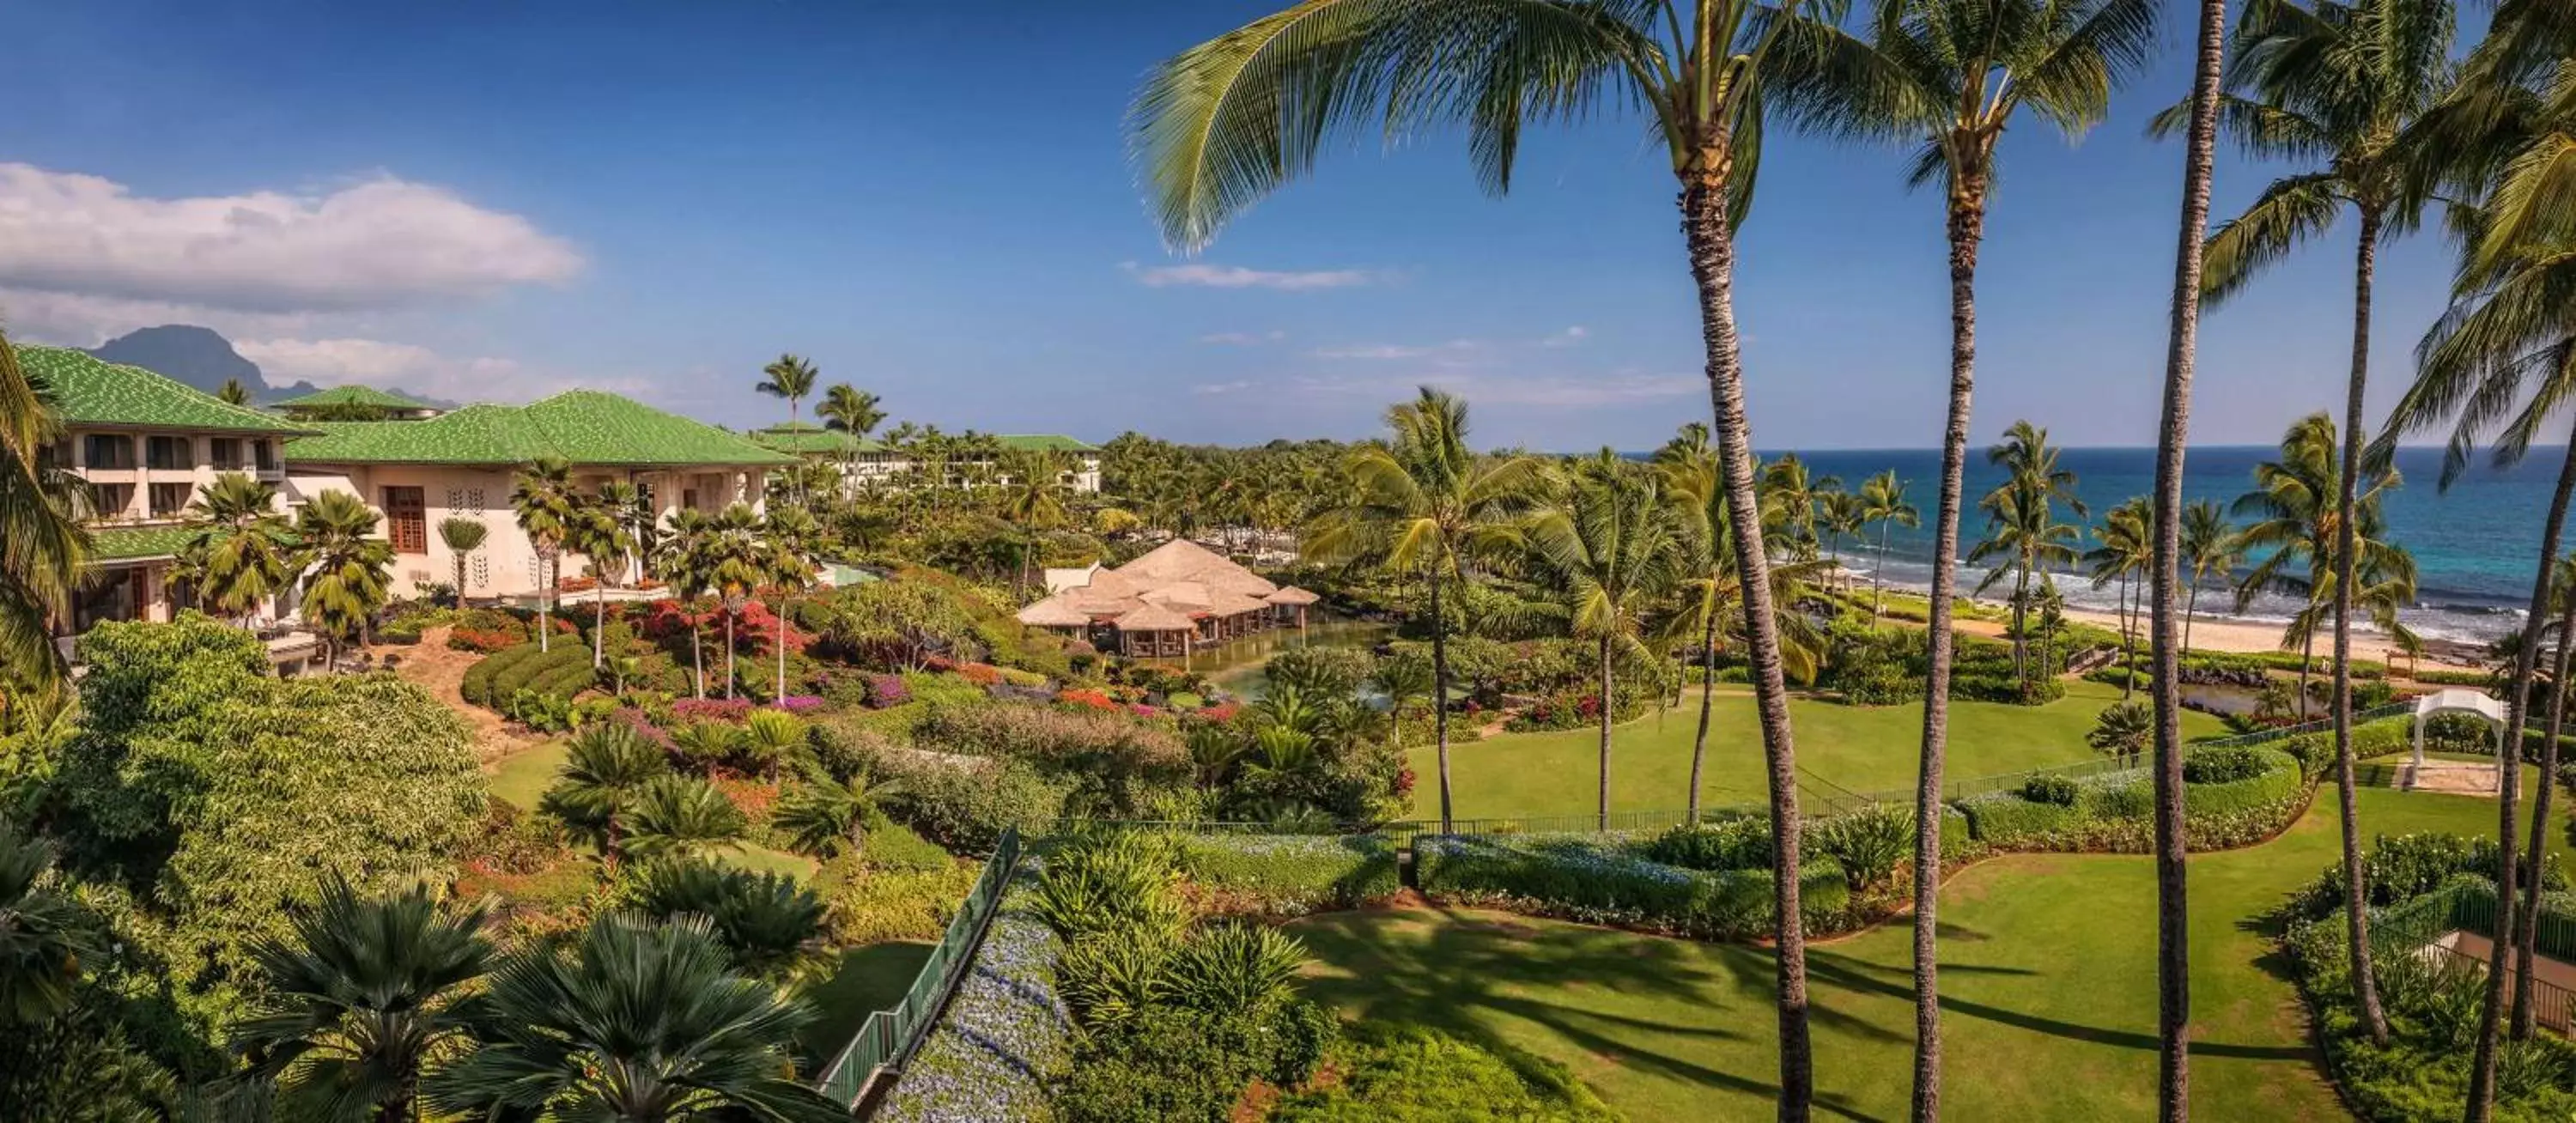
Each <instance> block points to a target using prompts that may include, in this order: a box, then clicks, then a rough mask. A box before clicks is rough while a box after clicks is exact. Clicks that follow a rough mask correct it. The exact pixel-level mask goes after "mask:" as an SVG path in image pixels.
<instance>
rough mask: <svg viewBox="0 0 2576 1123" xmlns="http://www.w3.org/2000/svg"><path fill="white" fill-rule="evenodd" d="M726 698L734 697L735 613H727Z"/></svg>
mask: <svg viewBox="0 0 2576 1123" xmlns="http://www.w3.org/2000/svg"><path fill="white" fill-rule="evenodd" d="M725 697H726V698H728V699H730V698H732V697H733V612H732V611H731V610H727V611H726V612H725Z"/></svg>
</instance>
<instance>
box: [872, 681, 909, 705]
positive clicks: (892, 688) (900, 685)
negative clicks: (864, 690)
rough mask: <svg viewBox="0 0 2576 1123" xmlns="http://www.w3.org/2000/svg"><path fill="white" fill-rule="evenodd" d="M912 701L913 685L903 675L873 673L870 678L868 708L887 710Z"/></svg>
mask: <svg viewBox="0 0 2576 1123" xmlns="http://www.w3.org/2000/svg"><path fill="white" fill-rule="evenodd" d="M909 701H912V687H911V686H910V685H909V684H907V683H905V682H904V681H903V676H902V675H873V676H870V677H869V679H868V708H869V709H872V710H887V709H892V708H894V707H896V706H900V705H902V704H904V703H906V702H909Z"/></svg>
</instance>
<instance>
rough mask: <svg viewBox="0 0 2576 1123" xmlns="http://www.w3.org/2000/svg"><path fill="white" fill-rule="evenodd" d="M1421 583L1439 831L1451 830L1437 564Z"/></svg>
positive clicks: (1444, 646) (1445, 656)
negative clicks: (1426, 607) (1427, 597)
mask: <svg viewBox="0 0 2576 1123" xmlns="http://www.w3.org/2000/svg"><path fill="white" fill-rule="evenodd" d="M1423 584H1425V585H1428V586H1430V589H1431V730H1432V736H1433V739H1435V740H1436V741H1438V742H1439V745H1440V833H1442V834H1449V833H1451V826H1452V823H1451V820H1450V814H1451V812H1450V807H1449V634H1448V633H1449V630H1448V628H1446V627H1445V626H1444V622H1443V621H1442V620H1441V619H1440V567H1439V565H1438V564H1437V563H1435V564H1433V565H1432V566H1431V568H1430V572H1429V573H1427V574H1426V575H1425V576H1424V579H1423Z"/></svg>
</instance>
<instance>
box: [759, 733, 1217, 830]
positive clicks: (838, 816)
mask: <svg viewBox="0 0 2576 1123" xmlns="http://www.w3.org/2000/svg"><path fill="white" fill-rule="evenodd" d="M1205 731H1206V732H1214V730H1213V728H1211V729H1209V730H1205ZM1192 732H1193V734H1196V733H1198V732H1202V730H1193V731H1192ZM1195 744H1196V743H1195V742H1193V748H1192V752H1193V755H1195V753H1196V747H1195ZM902 790H903V786H902V785H901V784H900V783H898V782H896V781H892V780H879V779H877V778H875V777H874V776H872V775H870V774H869V773H868V772H867V770H865V769H861V770H859V771H858V772H855V773H852V774H851V776H850V778H849V779H847V780H836V779H833V778H832V777H831V776H829V775H825V774H820V773H809V774H808V775H807V776H806V777H805V781H804V782H803V783H801V784H798V785H796V786H795V787H794V788H791V789H789V790H788V792H787V794H786V796H784V797H783V798H781V799H780V800H779V801H778V810H777V811H776V812H775V813H773V814H771V815H770V817H769V822H770V825H771V826H774V827H777V828H778V829H779V830H781V831H784V832H786V834H787V837H788V840H789V841H788V845H789V846H791V847H793V848H794V849H795V851H796V852H797V853H799V854H808V855H812V856H813V857H816V858H823V859H831V858H837V857H839V856H841V855H842V854H845V853H847V854H862V853H864V852H865V850H866V847H867V843H868V829H867V828H868V822H869V820H870V819H872V818H874V817H875V814H876V810H877V803H878V801H880V800H882V799H884V798H885V797H887V796H890V795H894V794H896V793H897V792H900V791H902Z"/></svg>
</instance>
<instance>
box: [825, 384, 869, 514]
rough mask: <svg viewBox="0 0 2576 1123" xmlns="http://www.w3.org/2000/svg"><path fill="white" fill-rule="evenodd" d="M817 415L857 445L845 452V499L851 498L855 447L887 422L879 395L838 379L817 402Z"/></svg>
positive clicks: (842, 491) (842, 477)
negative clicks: (878, 400) (878, 402)
mask: <svg viewBox="0 0 2576 1123" xmlns="http://www.w3.org/2000/svg"><path fill="white" fill-rule="evenodd" d="M814 416H816V417H819V418H822V419H823V427H824V428H826V429H830V430H833V431H835V432H841V433H847V434H849V435H850V441H851V444H852V446H853V448H852V449H845V450H843V452H842V453H841V498H843V499H847V498H849V497H850V492H851V483H850V476H851V468H852V466H851V457H852V456H854V455H856V452H855V446H856V445H857V444H858V443H859V442H862V441H865V440H867V439H868V434H870V433H873V432H876V428H877V426H879V425H883V424H885V419H886V414H885V410H883V409H880V408H878V406H877V396H876V395H874V394H871V393H868V392H867V391H865V390H861V389H859V388H858V387H856V386H852V385H850V384H849V383H847V382H835V383H833V384H832V385H831V386H829V387H827V388H826V389H825V390H824V391H823V400H822V401H819V402H816V403H814Z"/></svg>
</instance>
